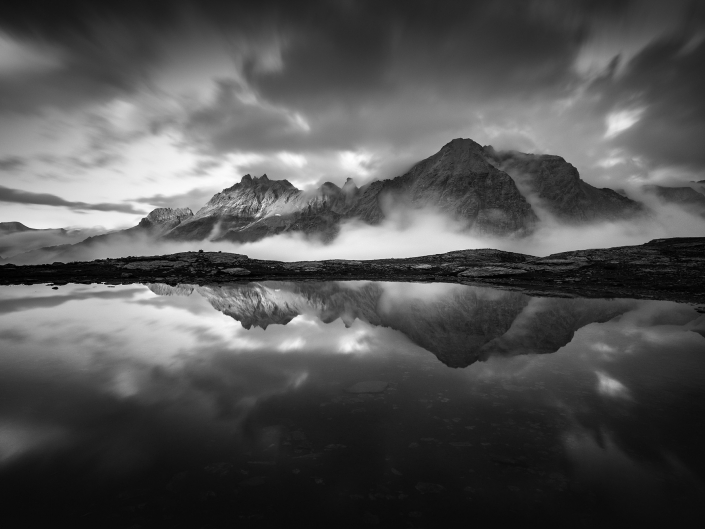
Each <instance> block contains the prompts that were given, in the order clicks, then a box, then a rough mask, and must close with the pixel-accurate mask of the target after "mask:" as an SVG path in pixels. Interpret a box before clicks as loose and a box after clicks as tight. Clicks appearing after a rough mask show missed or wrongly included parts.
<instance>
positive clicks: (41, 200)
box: [0, 185, 146, 215]
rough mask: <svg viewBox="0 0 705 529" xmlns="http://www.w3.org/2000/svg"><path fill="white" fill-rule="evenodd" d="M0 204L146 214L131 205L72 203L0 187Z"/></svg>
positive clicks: (47, 195) (42, 194) (50, 195)
mask: <svg viewBox="0 0 705 529" xmlns="http://www.w3.org/2000/svg"><path fill="white" fill-rule="evenodd" d="M0 202H11V203H15V204H37V205H42V206H58V207H65V208H69V209H73V210H78V211H83V210H94V211H117V212H120V213H137V214H140V215H142V214H144V213H146V212H145V211H142V210H139V209H136V208H135V207H134V206H131V205H130V204H111V203H100V204H88V203H86V202H71V201H69V200H64V199H63V198H61V197H58V196H56V195H52V194H49V193H32V192H31V191H22V190H21V189H12V188H10V187H5V186H1V185H0Z"/></svg>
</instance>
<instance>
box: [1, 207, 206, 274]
mask: <svg viewBox="0 0 705 529" xmlns="http://www.w3.org/2000/svg"><path fill="white" fill-rule="evenodd" d="M192 216H193V212H192V211H191V210H190V209H189V208H177V209H172V208H157V209H155V210H153V211H152V212H151V213H150V214H149V215H147V216H146V217H144V218H143V219H142V220H141V221H140V222H139V224H138V225H137V226H133V227H132V228H128V229H126V230H119V231H114V232H110V233H103V234H100V235H94V236H90V237H86V235H85V234H84V235H83V236H81V237H80V238H78V240H76V238H74V239H69V240H66V237H64V238H54V239H52V242H53V244H52V245H50V246H49V245H47V244H51V243H49V242H48V241H46V242H45V244H43V245H41V247H36V246H35V248H37V249H32V248H29V251H25V252H24V253H20V254H17V255H14V256H12V258H11V260H12V262H13V263H14V264H29V263H32V264H39V263H51V262H54V261H64V262H68V261H80V260H92V259H94V258H95V256H94V250H95V248H96V247H99V246H102V247H105V248H109V247H112V248H114V250H115V251H120V250H123V251H125V249H129V246H130V245H132V244H134V243H136V242H138V241H139V240H150V241H151V240H153V239H157V238H159V237H161V236H162V235H164V234H165V233H167V232H169V231H170V230H172V229H174V228H175V227H177V226H178V225H179V224H180V223H181V222H182V221H183V220H184V219H188V218H190V217H192ZM5 224H19V223H5ZM52 231H55V230H52ZM62 231H64V230H62ZM72 234H73V233H72V232H68V235H72ZM65 235H66V234H65ZM77 235H80V233H79V232H77ZM2 241H3V238H2V237H0V244H2ZM57 242H58V243H60V244H57ZM61 243H64V244H61ZM25 250H27V248H26V247H25ZM123 255H124V254H123Z"/></svg>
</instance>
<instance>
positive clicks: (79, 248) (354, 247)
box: [4, 197, 705, 264]
mask: <svg viewBox="0 0 705 529" xmlns="http://www.w3.org/2000/svg"><path fill="white" fill-rule="evenodd" d="M640 198H641V197H640ZM643 200H644V201H645V202H646V203H647V205H648V213H647V214H646V215H644V216H642V217H638V218H635V219H632V220H624V221H617V222H600V223H594V224H589V225H581V226H575V225H566V224H562V223H560V222H558V221H556V220H555V219H554V218H552V217H551V216H550V215H549V214H548V213H546V212H545V211H542V210H540V209H539V210H538V214H539V217H540V218H541V222H540V224H539V226H538V228H537V229H536V231H535V232H534V233H533V234H532V235H530V236H528V237H523V238H520V237H496V236H489V235H486V234H481V233H476V232H473V231H472V230H468V228H467V226H466V225H465V224H464V223H461V222H458V221H456V220H454V219H452V218H449V217H448V216H446V215H443V214H441V213H439V212H438V211H434V210H432V209H419V210H410V209H401V208H397V209H394V210H391V211H388V215H387V218H386V220H385V221H384V222H383V223H382V224H380V225H378V226H371V225H369V224H365V223H362V222H359V221H350V222H347V223H344V224H342V225H341V228H340V232H339V234H338V236H337V237H336V238H335V239H334V240H333V241H332V242H324V241H322V240H321V239H319V238H317V237H314V236H306V235H304V234H301V233H285V234H280V235H275V236H272V237H267V238H265V239H262V240H260V241H257V242H251V243H233V242H229V241H213V240H204V241H186V242H174V241H160V240H154V239H153V238H151V237H149V236H148V235H146V234H137V235H127V234H123V233H114V234H110V235H109V236H108V238H107V240H106V239H103V240H101V239H99V240H98V241H96V240H88V241H85V242H83V243H80V244H76V245H73V246H66V245H65V246H60V247H56V248H44V249H41V250H35V251H30V252H26V253H22V254H17V255H14V256H11V257H9V258H8V259H5V260H4V262H8V263H13V264H44V263H52V262H55V261H59V262H70V261H91V260H94V259H105V258H119V257H126V256H148V255H164V254H170V253H178V252H187V251H197V250H204V251H222V252H230V253H239V254H245V255H247V256H248V257H250V258H253V259H265V260H276V261H285V262H294V261H318V260H325V259H352V260H366V259H384V258H405V257H418V256H424V255H433V254H440V253H445V252H450V251H455V250H466V249H479V248H494V249H498V250H504V251H508V252H517V253H522V254H526V255H533V256H538V257H543V256H547V255H551V254H555V253H560V252H566V251H572V250H583V249H590V248H609V247H614V246H629V245H638V244H643V243H646V242H648V241H650V240H653V239H660V238H667V237H696V236H702V235H703V234H704V233H705V219H703V218H701V217H699V216H696V215H694V214H691V213H688V212H687V211H684V210H683V209H681V208H679V207H677V206H673V205H664V204H661V203H660V202H658V201H657V200H655V199H649V198H648V197H643Z"/></svg>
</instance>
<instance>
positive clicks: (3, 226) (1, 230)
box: [0, 222, 66, 235]
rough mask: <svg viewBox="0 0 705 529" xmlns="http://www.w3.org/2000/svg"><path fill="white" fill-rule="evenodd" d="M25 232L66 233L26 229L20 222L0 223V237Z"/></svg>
mask: <svg viewBox="0 0 705 529" xmlns="http://www.w3.org/2000/svg"><path fill="white" fill-rule="evenodd" d="M26 231H66V230H64V229H59V230H51V229H49V230H47V229H36V228H28V227H27V226H25V225H24V224H22V223H21V222H0V235H7V234H9V233H23V232H26Z"/></svg>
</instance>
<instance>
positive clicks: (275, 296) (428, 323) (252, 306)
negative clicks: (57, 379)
mask: <svg viewBox="0 0 705 529" xmlns="http://www.w3.org/2000/svg"><path fill="white" fill-rule="evenodd" d="M148 286H149V288H150V290H152V291H153V292H154V293H155V294H159V295H162V296H172V295H190V294H191V293H192V292H194V291H196V292H197V293H198V294H200V295H201V296H203V297H204V298H206V299H207V300H208V301H209V302H210V304H211V305H212V306H213V308H215V309H216V310H219V311H220V312H222V313H224V314H227V315H228V316H230V317H232V318H233V319H235V320H237V321H239V322H240V323H241V324H242V326H243V327H244V328H245V329H250V328H252V327H261V328H262V329H266V328H267V327H268V326H269V325H272V324H280V325H286V324H287V323H289V322H290V321H291V320H293V319H294V318H295V317H297V316H300V315H303V314H306V315H312V316H315V317H316V318H318V319H319V320H320V321H322V322H323V323H330V322H332V321H335V320H338V319H340V320H341V321H343V322H344V323H345V325H346V326H348V327H349V326H350V325H352V323H353V322H354V321H355V320H361V321H364V322H366V323H369V324H371V325H374V326H381V327H389V328H391V329H394V330H397V331H401V332H402V333H403V334H404V335H405V336H407V337H408V338H409V339H410V340H411V341H412V342H414V343H415V344H417V345H419V346H421V347H423V348H424V349H426V350H428V351H430V352H432V353H433V354H435V355H436V356H437V357H438V359H439V360H440V361H441V362H443V363H444V364H446V365H447V366H449V367H467V366H469V365H470V364H472V363H474V362H476V361H477V360H486V359H487V358H488V357H489V356H490V355H492V354H507V355H514V354H534V353H553V352H555V351H557V350H558V349H560V348H561V347H563V346H564V345H566V344H568V343H569V342H570V341H571V340H572V339H573V335H574V334H575V331H577V330H578V329H580V328H581V327H584V326H585V325H588V324H590V323H595V322H605V321H609V320H611V319H612V318H614V317H615V316H618V315H620V314H622V313H624V312H626V311H628V310H630V309H633V308H634V307H635V306H636V304H635V302H633V301H630V300H611V301H608V300H601V299H563V298H531V297H529V296H526V295H524V294H520V293H516V292H507V291H501V290H493V289H488V288H479V287H468V286H463V285H450V284H443V283H436V284H409V283H376V282H359V283H358V282H354V283H353V282H351V283H340V282H320V283H315V282H306V283H293V282H262V283H250V284H247V285H236V286H213V287H207V286H205V287H199V286H189V285H180V286H177V287H170V286H168V285H163V284H151V285H148Z"/></svg>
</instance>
